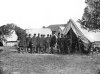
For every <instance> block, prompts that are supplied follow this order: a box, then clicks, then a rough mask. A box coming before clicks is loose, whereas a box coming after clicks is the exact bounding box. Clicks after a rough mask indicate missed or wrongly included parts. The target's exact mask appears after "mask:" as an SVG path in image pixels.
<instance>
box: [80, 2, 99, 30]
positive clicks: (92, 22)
mask: <svg viewBox="0 0 100 74" xmlns="http://www.w3.org/2000/svg"><path fill="white" fill-rule="evenodd" d="M85 3H86V4H87V7H86V8H85V9H84V14H83V16H82V19H81V20H80V23H81V24H82V27H83V28H85V29H87V30H100V0H86V2H85Z"/></svg>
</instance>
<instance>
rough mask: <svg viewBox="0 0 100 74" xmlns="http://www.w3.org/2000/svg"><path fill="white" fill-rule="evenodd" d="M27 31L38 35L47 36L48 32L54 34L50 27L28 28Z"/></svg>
mask: <svg viewBox="0 0 100 74" xmlns="http://www.w3.org/2000/svg"><path fill="white" fill-rule="evenodd" d="M26 33H27V34H31V35H34V34H36V35H38V33H39V34H44V35H45V36H47V34H49V35H50V34H52V31H51V30H50V29H49V28H34V29H26Z"/></svg>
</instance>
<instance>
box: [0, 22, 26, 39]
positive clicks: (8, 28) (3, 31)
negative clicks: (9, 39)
mask: <svg viewBox="0 0 100 74" xmlns="http://www.w3.org/2000/svg"><path fill="white" fill-rule="evenodd" d="M13 31H15V32H16V34H17V36H18V39H21V38H22V37H23V36H25V35H26V32H25V30H24V29H22V28H20V27H18V26H17V25H15V24H13V23H11V24H7V25H3V26H1V27H0V35H2V36H4V35H6V36H10V35H11V34H12V32H13Z"/></svg>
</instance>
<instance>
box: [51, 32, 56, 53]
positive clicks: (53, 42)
mask: <svg viewBox="0 0 100 74" xmlns="http://www.w3.org/2000/svg"><path fill="white" fill-rule="evenodd" d="M55 45H56V36H55V34H52V36H51V41H50V47H51V53H54V47H55Z"/></svg>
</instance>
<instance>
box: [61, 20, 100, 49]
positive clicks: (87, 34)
mask: <svg viewBox="0 0 100 74" xmlns="http://www.w3.org/2000/svg"><path fill="white" fill-rule="evenodd" d="M70 30H72V31H73V32H74V34H75V35H76V37H77V38H79V39H80V40H81V41H82V42H83V45H84V46H86V47H87V48H89V47H88V44H89V43H92V44H93V45H95V46H97V47H100V38H99V37H100V32H94V31H88V30H85V29H83V28H82V27H81V24H80V23H79V22H74V21H73V20H72V19H70V20H69V21H68V23H67V24H66V25H65V28H64V30H63V34H64V35H67V34H68V33H69V31H70ZM70 34H71V33H70ZM75 35H74V36H75ZM70 37H71V36H70ZM73 38H74V37H73Z"/></svg>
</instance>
